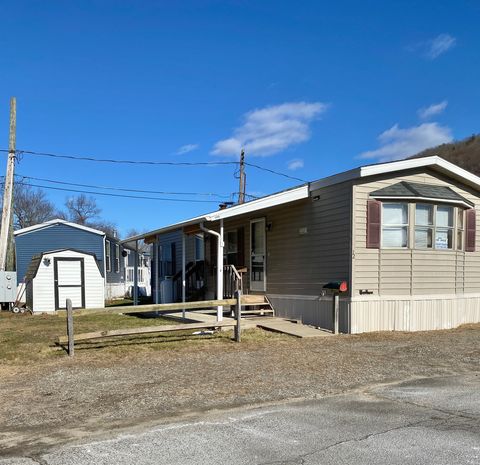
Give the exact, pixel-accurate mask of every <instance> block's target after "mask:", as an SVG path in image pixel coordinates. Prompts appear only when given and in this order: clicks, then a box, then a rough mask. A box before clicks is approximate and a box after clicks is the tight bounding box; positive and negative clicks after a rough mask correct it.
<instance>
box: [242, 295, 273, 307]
mask: <svg viewBox="0 0 480 465" xmlns="http://www.w3.org/2000/svg"><path fill="white" fill-rule="evenodd" d="M266 303H268V302H267V301H266V299H265V296H264V295H255V294H247V295H242V304H243V305H260V304H266Z"/></svg>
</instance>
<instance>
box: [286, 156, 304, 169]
mask: <svg viewBox="0 0 480 465" xmlns="http://www.w3.org/2000/svg"><path fill="white" fill-rule="evenodd" d="M303 166H304V162H303V160H302V159H301V158H294V159H293V160H290V161H289V162H288V166H287V167H288V169H289V170H292V171H295V170H298V169H300V168H303Z"/></svg>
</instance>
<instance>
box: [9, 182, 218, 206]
mask: <svg viewBox="0 0 480 465" xmlns="http://www.w3.org/2000/svg"><path fill="white" fill-rule="evenodd" d="M16 184H17V185H21V186H30V187H39V188H41V189H52V190H56V191H64V192H76V193H80V194H92V195H103V196H106V197H120V198H127V199H143V200H161V201H164V202H189V203H218V200H199V199H171V198H165V197H148V196H144V195H126V194H112V193H109V192H95V191H87V190H80V189H66V188H63V187H53V186H40V185H38V184H32V183H25V182H16Z"/></svg>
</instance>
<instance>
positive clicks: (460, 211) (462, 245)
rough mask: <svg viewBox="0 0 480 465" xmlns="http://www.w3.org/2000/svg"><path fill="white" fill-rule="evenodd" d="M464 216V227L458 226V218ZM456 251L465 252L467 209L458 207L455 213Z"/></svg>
mask: <svg viewBox="0 0 480 465" xmlns="http://www.w3.org/2000/svg"><path fill="white" fill-rule="evenodd" d="M460 215H461V216H462V227H461V228H460V227H459V226H458V218H459V216H460ZM459 233H460V237H461V240H460V247H459V246H458V245H459V244H458V243H459V241H458V237H459V236H458V234H459ZM455 250H457V251H459V252H462V251H464V250H465V209H464V208H460V207H457V208H456V213H455Z"/></svg>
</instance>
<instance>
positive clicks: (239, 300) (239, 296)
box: [235, 290, 242, 342]
mask: <svg viewBox="0 0 480 465" xmlns="http://www.w3.org/2000/svg"><path fill="white" fill-rule="evenodd" d="M235 294H236V298H237V305H236V307H235V318H236V320H237V324H236V325H235V341H236V342H240V320H241V318H242V291H241V290H238V291H237V292H235Z"/></svg>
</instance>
